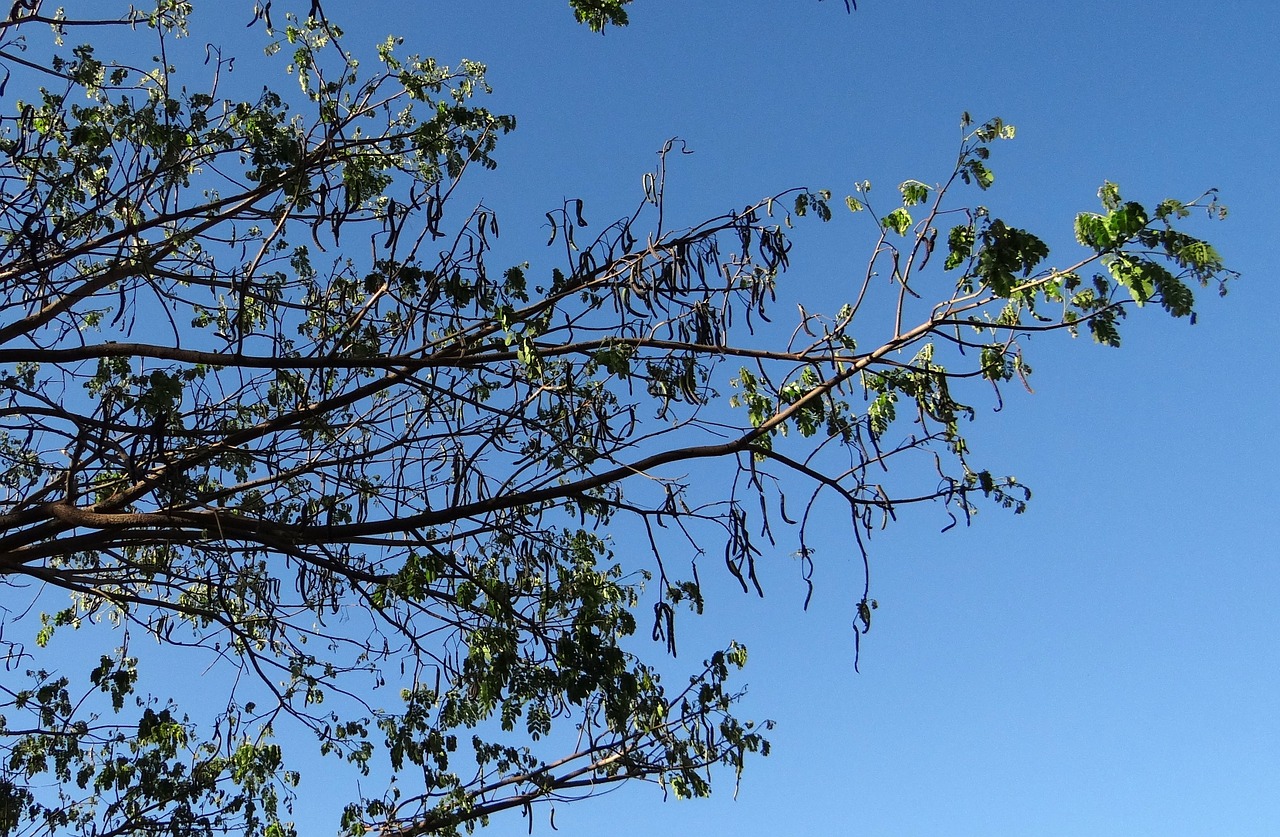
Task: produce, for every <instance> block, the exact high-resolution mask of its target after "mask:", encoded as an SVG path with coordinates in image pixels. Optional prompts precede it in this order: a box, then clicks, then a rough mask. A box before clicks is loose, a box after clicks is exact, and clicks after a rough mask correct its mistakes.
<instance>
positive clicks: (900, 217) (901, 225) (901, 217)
mask: <svg viewBox="0 0 1280 837" xmlns="http://www.w3.org/2000/svg"><path fill="white" fill-rule="evenodd" d="M912 223H914V221H913V220H912V218H911V213H910V212H908V211H907V210H906V209H903V208H902V207H898V208H897V209H895V210H893V211H892V212H890V213H889V214H888V215H886V216H885V217H884V226H885V229H890V230H893V231H894V232H896V233H897V234H898V235H906V232H907V230H909V229H911V225H912Z"/></svg>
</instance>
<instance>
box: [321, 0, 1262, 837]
mask: <svg viewBox="0 0 1280 837" xmlns="http://www.w3.org/2000/svg"><path fill="white" fill-rule="evenodd" d="M563 5H564V4H563V3H562V2H559V0H541V2H536V3H533V2H528V0H505V2H496V1H495V2H486V3H474V4H466V8H467V11H466V13H465V14H459V13H457V11H456V10H455V8H454V7H452V6H449V5H447V4H446V5H444V6H441V5H440V4H431V5H428V4H417V3H407V2H406V3H379V4H369V7H370V8H374V7H376V8H378V9H379V14H377V15H367V16H365V17H364V18H363V19H362V20H361V21H359V22H357V23H356V24H355V25H351V26H349V30H350V34H351V35H353V36H364V35H365V34H367V35H368V36H369V37H373V36H378V35H381V34H384V33H385V32H398V33H403V34H405V35H407V36H408V38H409V41H410V45H412V46H413V47H414V48H415V49H419V50H421V51H422V52H425V53H430V54H434V55H438V56H439V57H440V58H441V59H442V60H454V59H456V58H459V57H467V58H474V59H477V60H482V61H485V62H486V63H488V65H489V67H490V75H489V77H490V80H491V82H492V84H493V85H494V87H495V88H496V92H495V95H494V101H495V104H496V106H498V107H499V108H503V109H506V110H509V111H511V112H514V113H515V114H516V115H517V117H518V119H519V128H518V130H517V131H516V133H515V134H514V135H512V136H511V137H509V138H507V140H506V141H505V142H504V148H503V150H502V152H501V162H502V165H501V167H500V169H499V170H498V171H497V172H495V173H493V174H492V175H486V176H485V177H484V178H483V179H481V180H479V181H477V182H473V184H472V187H473V188H474V189H476V190H477V194H478V195H482V196H483V197H484V199H485V201H486V202H487V203H488V204H490V205H491V206H493V207H494V208H495V209H497V210H498V211H499V212H500V213H501V214H502V217H503V219H504V232H506V235H504V238H506V239H508V243H510V240H511V239H513V238H514V236H518V235H519V234H520V233H519V232H516V230H517V228H518V227H519V226H520V225H521V224H528V225H530V226H532V225H534V224H536V223H537V221H538V220H539V219H540V218H541V215H542V213H543V212H544V211H546V210H547V209H549V208H552V207H554V206H556V205H558V204H559V202H560V201H561V199H563V198H565V197H578V196H582V197H585V198H587V199H588V209H589V213H588V214H589V216H590V215H591V211H590V210H594V213H595V215H597V216H600V217H602V218H603V217H606V216H612V215H617V214H621V213H622V212H623V211H625V209H627V208H628V207H629V206H630V204H631V202H632V201H633V200H634V199H635V197H636V194H637V188H638V184H639V178H640V175H641V173H642V172H644V171H646V170H647V169H648V168H649V167H650V166H651V165H652V163H653V160H654V157H653V152H654V151H655V150H656V149H657V148H658V147H659V146H660V145H661V143H662V142H663V141H664V140H666V139H667V138H669V137H672V136H680V137H682V138H684V139H685V140H687V141H688V143H689V147H690V148H692V149H693V150H694V151H695V153H694V154H693V155H691V156H688V157H684V158H682V159H681V160H680V162H679V164H678V167H677V168H676V170H675V174H674V176H673V180H672V187H671V190H670V195H671V196H672V199H671V200H672V205H673V206H674V207H675V208H676V210H677V212H678V213H680V214H681V215H687V218H688V219H689V220H694V219H697V218H699V217H701V216H703V215H706V214H709V213H718V212H720V211H723V210H724V209H726V208H729V207H733V206H737V205H741V204H743V203H745V202H747V201H749V200H751V199H752V198H755V197H757V196H760V195H764V194H767V193H772V192H774V191H777V190H779V189H782V188H785V187H788V186H792V185H798V184H804V185H809V186H813V187H821V186H826V187H829V188H831V189H832V190H833V191H834V192H835V193H836V195H837V197H840V196H843V195H844V194H846V193H848V192H849V191H850V190H851V188H850V187H851V184H852V183H853V181H854V180H855V179H859V180H860V179H863V178H867V179H870V180H872V181H873V183H875V184H877V186H878V188H879V190H880V191H882V192H884V193H891V191H892V189H893V187H894V186H896V184H897V183H899V182H900V181H902V180H904V179H907V178H917V179H920V180H923V181H926V182H934V181H936V180H937V179H939V178H942V177H944V176H945V175H946V174H947V172H948V171H949V166H950V164H951V162H952V160H953V159H954V149H955V143H956V138H957V136H958V128H957V121H958V117H959V114H960V113H961V112H962V111H964V110H968V111H970V112H972V113H973V114H974V115H975V116H976V117H979V118H984V117H986V116H990V115H997V114H998V115H1000V116H1003V117H1004V118H1005V119H1007V120H1008V121H1011V122H1013V123H1014V124H1016V125H1017V127H1018V129H1019V135H1018V139H1017V141H1016V142H1014V143H1011V144H1006V145H1004V146H1002V147H1001V148H1000V149H999V150H998V152H997V156H996V157H995V160H994V164H995V169H996V172H997V176H998V180H997V185H996V189H995V190H994V191H993V193H991V195H990V196H989V202H990V204H991V205H993V206H994V207H997V208H998V209H999V210H1000V211H1001V212H1003V213H1005V214H1006V216H1007V217H1009V218H1010V219H1011V220H1013V221H1016V222H1017V223H1020V224H1022V225H1024V226H1026V227H1028V228H1030V229H1032V230H1036V231H1037V232H1042V233H1043V234H1044V235H1046V237H1048V238H1050V240H1051V241H1052V242H1053V243H1055V244H1057V245H1059V246H1060V247H1062V248H1067V249H1068V250H1069V248H1070V247H1071V246H1072V244H1071V239H1070V221H1071V218H1072V217H1073V216H1074V214H1075V213H1076V212H1077V211H1080V210H1084V209H1093V208H1095V206H1096V198H1095V192H1096V190H1097V188H1098V186H1099V184H1100V183H1101V182H1102V180H1103V179H1111V180H1114V181H1116V182H1118V183H1119V184H1120V185H1121V187H1122V188H1123V189H1124V191H1125V193H1126V194H1131V195H1132V196H1133V197H1135V198H1137V199H1139V200H1143V201H1154V200H1158V199H1160V198H1163V197H1166V196H1178V197H1187V198H1190V197H1193V196H1195V195H1196V194H1198V193H1199V192H1200V191H1201V190H1202V189H1204V188H1207V187H1218V188H1220V189H1221V190H1222V195H1223V198H1224V200H1225V202H1226V203H1227V204H1228V205H1229V206H1230V207H1231V210H1232V216H1231V219H1230V220H1229V221H1228V222H1227V223H1225V224H1221V225H1215V226H1213V227H1212V228H1210V229H1209V230H1207V232H1208V234H1209V235H1211V237H1212V238H1213V240H1215V241H1216V242H1218V243H1219V244H1220V245H1221V249H1222V250H1223V252H1224V253H1225V255H1226V256H1227V258H1228V261H1229V263H1230V265H1231V266H1232V267H1234V268H1236V269H1237V270H1240V271H1242V272H1243V274H1244V279H1243V280H1242V281H1241V282H1240V283H1239V284H1238V285H1237V286H1236V288H1235V290H1234V291H1233V293H1232V295H1231V296H1229V297H1228V298H1227V299H1225V300H1217V299H1215V298H1212V297H1211V295H1210V294H1204V295H1203V296H1204V297H1205V298H1204V300H1203V304H1202V306H1201V311H1202V313H1201V317H1200V322H1199V324H1198V325H1196V326H1194V327H1190V326H1188V325H1187V324H1186V323H1185V322H1171V321H1168V320H1166V319H1164V318H1162V317H1158V316H1151V317H1137V318H1131V319H1130V321H1129V328H1128V331H1127V333H1126V346H1125V348H1123V349H1122V350H1119V351H1115V350H1108V349H1103V348H1101V347H1098V346H1095V345H1092V344H1090V343H1089V342H1088V338H1087V337H1086V338H1082V339H1080V340H1077V341H1074V342H1072V341H1071V340H1070V339H1068V338H1066V337H1063V336H1060V337H1056V338H1053V339H1045V340H1039V339H1038V340H1036V341H1034V342H1033V343H1032V344H1031V346H1030V350H1031V352H1032V355H1031V362H1032V363H1033V365H1034V366H1035V368H1036V374H1035V376H1034V385H1035V388H1036V393H1035V395H1028V394H1026V393H1025V392H1021V391H1020V390H1019V391H1015V390H1010V392H1009V396H1010V397H1009V398H1008V400H1007V402H1006V407H1005V409H1004V410H1003V411H1002V412H1000V413H993V412H991V411H990V409H985V410H983V411H982V412H981V413H980V415H979V417H978V421H977V422H976V424H975V426H974V431H973V432H974V434H975V446H976V448H977V450H978V452H979V453H980V454H981V455H982V456H983V457H984V458H985V461H986V462H987V463H988V464H990V465H991V466H992V467H993V468H995V469H997V470H999V471H1002V472H1005V473H1012V474H1016V475H1018V476H1019V477H1020V478H1021V479H1023V480H1025V481H1026V482H1028V483H1030V484H1031V485H1032V486H1033V487H1034V489H1035V492H1036V495H1035V499H1034V502H1033V504H1032V507H1031V509H1030V510H1029V511H1028V513H1027V514H1026V515H1023V516H1021V517H1013V516H1011V515H1006V514H1002V513H998V512H996V511H991V512H989V513H985V514H983V515H982V516H981V519H979V520H978V521H976V523H975V526H974V527H973V528H972V529H970V530H967V531H960V530H953V531H951V532H949V533H946V534H940V533H939V529H940V528H941V526H942V524H943V523H944V522H945V520H944V519H943V518H941V516H940V514H938V513H929V512H923V513H920V514H917V515H915V516H913V517H908V518H906V519H904V520H903V521H902V522H901V523H900V524H899V525H898V526H896V527H894V528H891V529H890V530H888V531H886V532H884V533H882V536H881V537H878V538H877V539H876V541H875V542H874V543H873V560H874V564H873V573H874V575H873V578H874V588H873V593H874V595H875V596H876V598H877V599H878V600H879V601H880V603H881V609H880V610H879V611H878V612H877V619H876V623H875V628H874V630H873V631H872V633H871V634H870V635H869V636H868V637H867V640H868V641H867V642H866V643H865V644H864V646H863V656H862V664H861V668H862V673H861V674H855V673H854V672H853V668H852V651H853V644H852V636H851V634H850V627H849V626H850V621H851V618H852V612H851V603H852V601H853V600H854V599H855V598H856V597H854V596H852V595H851V594H850V589H849V585H850V583H851V582H853V581H857V580H858V576H859V570H858V568H857V566H856V565H855V562H854V561H853V560H852V557H851V556H849V555H848V553H847V549H846V543H845V541H846V539H847V530H846V528H845V526H844V523H843V520H837V521H834V522H833V523H832V526H831V528H830V532H829V540H828V542H826V543H820V544H818V546H819V549H820V554H819V568H818V588H817V593H816V596H815V602H814V606H813V607H812V608H811V609H810V611H809V612H808V613H803V612H802V611H801V608H800V603H801V599H802V596H803V591H802V589H801V587H800V585H799V584H798V582H797V579H796V572H795V570H794V567H792V566H791V565H790V564H789V562H788V559H787V558H786V556H785V555H779V556H776V563H774V564H773V565H772V566H770V567H769V568H768V569H767V570H766V573H767V583H768V588H769V589H768V598H767V599H766V600H765V601H763V602H759V601H755V600H753V599H750V598H748V597H745V596H742V595H740V594H732V593H729V594H728V595H726V596H722V597H719V598H716V599H714V600H713V601H712V603H711V607H710V609H709V613H708V615H707V617H706V619H705V620H704V621H703V622H702V623H701V625H700V626H699V627H698V629H697V630H698V631H699V633H700V636H699V639H705V642H706V643H707V647H710V646H711V645H713V644H719V643H720V642H721V641H722V640H723V639H725V638H728V637H735V638H738V639H741V640H743V641H744V642H745V643H746V644H747V645H748V647H749V648H750V650H751V663H750V665H749V668H748V670H747V672H746V675H745V678H744V680H745V682H747V683H748V684H749V685H750V689H751V692H750V697H749V704H748V705H749V707H750V714H753V715H755V716H756V717H769V718H773V719H775V720H776V721H778V723H779V726H778V728H777V729H776V730H775V733H774V735H773V741H774V745H775V752H774V754H773V755H772V756H770V757H769V758H768V759H765V760H758V761H756V762H755V763H753V764H751V765H750V767H749V769H748V772H747V774H746V776H745V777H744V780H743V782H742V787H741V791H740V793H739V795H738V798H737V800H736V801H735V800H734V799H733V798H732V787H731V777H728V776H725V777H722V778H723V779H724V781H723V782H722V785H721V789H720V790H721V793H720V795H719V796H717V797H715V798H713V799H711V800H708V801H699V802H689V803H674V802H673V803H668V804H665V805H664V804H662V803H661V802H660V793H659V791H657V790H656V789H654V788H652V787H647V786H635V787H629V788H627V789H625V790H622V791H620V792H616V793H614V794H611V795H609V796H606V797H605V798H604V799H600V800H595V801H590V802H585V803H582V804H580V805H560V806H558V809H557V812H556V825H557V826H558V828H559V834H562V835H570V837H575V836H576V835H594V834H599V833H608V834H612V835H615V837H632V835H635V837H640V835H652V834H682V833H693V834H700V835H703V837H720V836H721V835H725V837H727V835H738V836H742V835H745V836H746V837H752V836H753V835H773V834H779V833H783V834H786V833H792V834H806V833H813V834H820V833H836V834H845V833H847V834H868V835H935V834H946V835H1022V834H1037V835H1086V834H1087V835H1109V834H1115V835H1122V834H1123V835H1141V834H1151V835H1178V834H1187V835H1192V834H1197V835H1200V834H1238V835H1246V834H1257V835H1263V834H1277V833H1280V792H1277V788H1280V641H1278V638H1280V609H1278V608H1277V604H1276V603H1277V601H1280V561H1277V559H1278V558H1280V550H1278V549H1277V548H1276V545H1275V534H1274V529H1275V521H1276V519H1277V514H1276V508H1277V501H1278V500H1280V491H1278V490H1277V488H1276V485H1277V481H1276V472H1277V470H1278V466H1280V456H1278V455H1277V449H1278V446H1277V442H1276V439H1275V436H1274V435H1273V433H1272V423H1273V421H1274V416H1276V414H1277V412H1278V408H1280V397H1278V395H1277V371H1276V370H1277V364H1276V360H1275V350H1274V347H1273V343H1274V341H1275V340H1276V338H1277V337H1280V333H1277V328H1276V326H1275V317H1274V315H1273V312H1274V310H1275V304H1274V301H1273V300H1271V298H1270V297H1269V296H1268V294H1269V293H1270V289H1271V287H1272V286H1273V282H1272V276H1273V272H1274V271H1273V264H1272V258H1273V254H1274V245H1275V241H1276V233H1277V224H1276V212H1275V209H1274V196H1275V195H1276V194H1277V193H1280V182H1277V181H1278V180H1280V178H1278V176H1277V172H1278V171H1280V169H1278V168H1277V165H1276V163H1275V154H1276V152H1277V151H1278V150H1280V122H1278V121H1277V108H1276V97H1277V92H1278V91H1277V79H1280V57H1278V56H1280V51H1278V50H1277V48H1276V37H1277V35H1280V6H1277V5H1276V4H1274V3H1269V2H1260V1H1258V0H1255V1H1254V2H1249V1H1248V0H1241V2H1234V3H1206V2H1185V1H1184V0H1176V1H1175V2H1162V3H1155V2H1134V3H1113V2H1097V1H1096V0H1082V1H1081V2H1073V3H1028V2H1025V0H995V2H984V3H926V2H919V1H916V0H892V2H890V0H863V2H860V3H859V7H860V8H859V11H858V12H856V13H855V14H853V15H852V16H846V15H845V13H844V11H843V5H842V4H841V3H839V2H835V1H834V0H827V2H824V3H819V2H816V0H788V2H785V3H782V2H765V0H750V1H745V0H744V1H743V2H732V3H730V2H697V3H690V2H674V0H656V1H655V0H638V1H637V2H636V3H635V6H634V10H633V13H632V14H633V23H632V25H631V27H630V28H628V29H626V30H620V31H613V32H610V33H609V34H608V35H606V36H604V37H593V36H591V35H589V34H588V33H587V32H586V31H584V30H579V29H575V28H574V27H573V26H572V25H571V24H570V23H569V21H568V20H567V19H566V10H565V9H564V8H562V6H563ZM384 9H385V14H383V13H382V10H384ZM339 14H340V12H339ZM873 194H874V193H873ZM885 197H886V198H887V197H888V194H886V195H885ZM866 232H867V228H866V227H865V226H862V225H860V224H859V222H858V219H857V218H854V217H852V216H845V217H843V218H839V219H838V223H833V224H832V225H830V226H827V227H824V228H822V229H817V230H814V231H813V232H812V234H809V233H806V234H805V235H804V236H803V237H802V239H801V242H800V245H799V246H798V248H797V252H796V265H795V269H794V270H793V271H792V273H791V274H790V275H789V279H788V281H789V282H790V283H793V287H794V288H795V289H796V295H797V296H798V297H800V298H803V299H805V300H807V301H808V302H809V303H810V304H809V307H811V308H823V307H826V308H828V309H831V310H834V309H835V308H836V307H838V305H839V304H840V303H841V302H844V301H846V299H845V298H844V296H842V293H843V292H844V288H845V287H846V286H847V283H848V282H850V281H851V276H852V272H853V270H854V269H855V268H857V267H859V266H861V265H862V264H863V262H864V260H865V257H866V254H867V249H866V248H867V247H868V246H869V244H870V242H869V241H868V238H867V235H866ZM513 234H514V235H513ZM516 240H518V239H516ZM1260 318H1261V319H1260ZM708 575H711V573H710V572H704V577H705V576H708ZM725 590H726V591H727V590H728V587H727V586H726V587H725ZM686 630H688V629H686ZM689 642H690V643H693V642H694V640H689ZM689 653H690V654H692V653H693V651H692V650H691V651H690V652H689ZM682 656H683V655H682ZM538 819H539V822H538V823H537V824H536V825H535V832H542V833H550V829H549V828H548V826H547V821H546V812H545V810H544V811H543V812H542V813H541V814H540V815H538ZM525 827H526V822H525V821H523V820H522V819H521V818H520V817H519V816H518V815H514V814H512V815H508V816H507V817H506V819H505V820H501V819H500V820H498V821H496V822H495V824H494V826H493V827H492V829H491V830H492V831H494V832H495V833H515V832H516V831H520V832H521V833H523V832H524V829H525Z"/></svg>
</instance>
